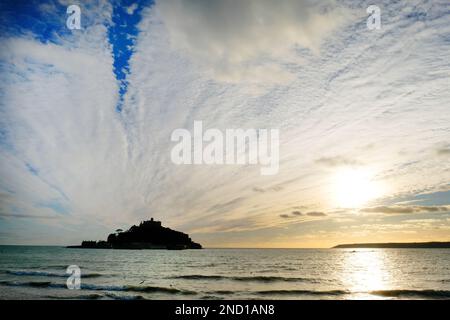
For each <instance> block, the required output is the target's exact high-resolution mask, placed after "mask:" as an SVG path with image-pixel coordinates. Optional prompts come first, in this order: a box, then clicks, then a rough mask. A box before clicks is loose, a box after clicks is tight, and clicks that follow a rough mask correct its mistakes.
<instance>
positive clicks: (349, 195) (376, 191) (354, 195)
mask: <svg viewBox="0 0 450 320" xmlns="http://www.w3.org/2000/svg"><path fill="white" fill-rule="evenodd" d="M381 192H382V187H381V185H380V183H378V182H376V181H374V180H373V174H372V172H371V171H370V170H368V169H355V168H345V169H341V170H339V171H338V172H336V174H335V176H334V178H333V194H334V197H335V203H336V205H337V206H339V207H341V208H359V207H361V206H363V205H365V204H367V203H368V202H369V201H370V200H373V199H375V198H376V197H379V196H380V194H381Z"/></svg>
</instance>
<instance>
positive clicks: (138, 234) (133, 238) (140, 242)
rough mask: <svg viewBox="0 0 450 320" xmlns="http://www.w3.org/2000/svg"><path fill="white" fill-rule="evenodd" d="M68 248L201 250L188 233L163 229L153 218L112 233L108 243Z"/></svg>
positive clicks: (86, 244)
mask: <svg viewBox="0 0 450 320" xmlns="http://www.w3.org/2000/svg"><path fill="white" fill-rule="evenodd" d="M68 248H86V249H168V250H183V249H201V248H202V246H201V245H200V244H199V243H196V242H193V241H192V240H191V238H190V237H189V235H187V234H186V233H183V232H180V231H175V230H172V229H170V228H166V227H163V226H162V225H161V222H160V221H155V220H153V218H151V219H150V220H148V221H143V222H141V223H140V224H139V225H138V226H132V227H131V228H130V229H128V230H127V231H122V230H121V229H118V230H116V232H115V233H111V234H110V235H109V236H108V238H107V240H106V241H83V242H82V243H81V245H80V246H68Z"/></svg>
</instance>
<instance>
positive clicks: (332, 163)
mask: <svg viewBox="0 0 450 320" xmlns="http://www.w3.org/2000/svg"><path fill="white" fill-rule="evenodd" d="M315 162H316V163H317V164H320V165H323V166H326V167H331V168H333V167H340V166H360V165H362V163H360V162H359V161H357V160H353V159H348V158H345V157H342V156H336V157H323V158H320V159H317V160H316V161H315Z"/></svg>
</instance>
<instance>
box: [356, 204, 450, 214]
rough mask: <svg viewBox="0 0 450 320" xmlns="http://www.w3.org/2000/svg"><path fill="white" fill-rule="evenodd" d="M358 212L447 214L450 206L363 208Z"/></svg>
mask: <svg viewBox="0 0 450 320" xmlns="http://www.w3.org/2000/svg"><path fill="white" fill-rule="evenodd" d="M360 211H361V212H368V213H385V214H409V213H424V212H447V211H450V206H378V207H371V208H364V209H361V210H360Z"/></svg>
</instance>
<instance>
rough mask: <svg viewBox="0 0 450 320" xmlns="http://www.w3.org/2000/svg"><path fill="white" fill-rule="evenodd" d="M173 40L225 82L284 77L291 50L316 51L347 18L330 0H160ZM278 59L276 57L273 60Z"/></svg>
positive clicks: (158, 5) (281, 79)
mask: <svg viewBox="0 0 450 320" xmlns="http://www.w3.org/2000/svg"><path fill="white" fill-rule="evenodd" d="M156 8H157V9H158V10H160V12H161V13H162V17H163V21H164V24H165V26H166V27H167V29H168V30H169V35H170V40H171V43H172V45H173V46H174V47H175V48H177V49H181V50H182V51H184V52H186V53H187V54H188V55H189V56H190V57H191V58H192V59H193V60H194V61H195V62H196V63H198V64H199V65H201V66H203V67H205V68H206V69H207V70H208V71H211V73H212V74H213V76H214V77H215V78H216V79H217V80H219V81H225V82H240V81H250V82H262V83H267V82H284V81H288V80H289V79H292V77H293V74H292V73H290V72H289V71H288V70H287V69H286V68H285V67H283V65H282V63H279V62H280V60H281V61H282V62H283V63H293V62H294V63H298V62H299V61H300V60H299V58H298V57H295V55H294V52H295V49H298V48H307V49H309V50H311V51H313V52H316V53H317V52H318V51H319V48H320V45H321V43H322V42H323V41H324V40H325V39H326V37H327V36H329V35H330V34H332V32H333V31H335V30H336V28H338V27H339V26H341V25H342V24H343V22H344V21H345V20H346V19H347V18H348V13H347V11H346V10H344V9H342V8H340V7H337V6H336V2H334V1H328V0H327V1H320V3H319V2H317V1H312V0H281V1H276V2H274V1H272V0H248V1H221V0H208V1H190V0H161V1H157V3H156ZM276 60H277V62H275V61H276Z"/></svg>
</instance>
